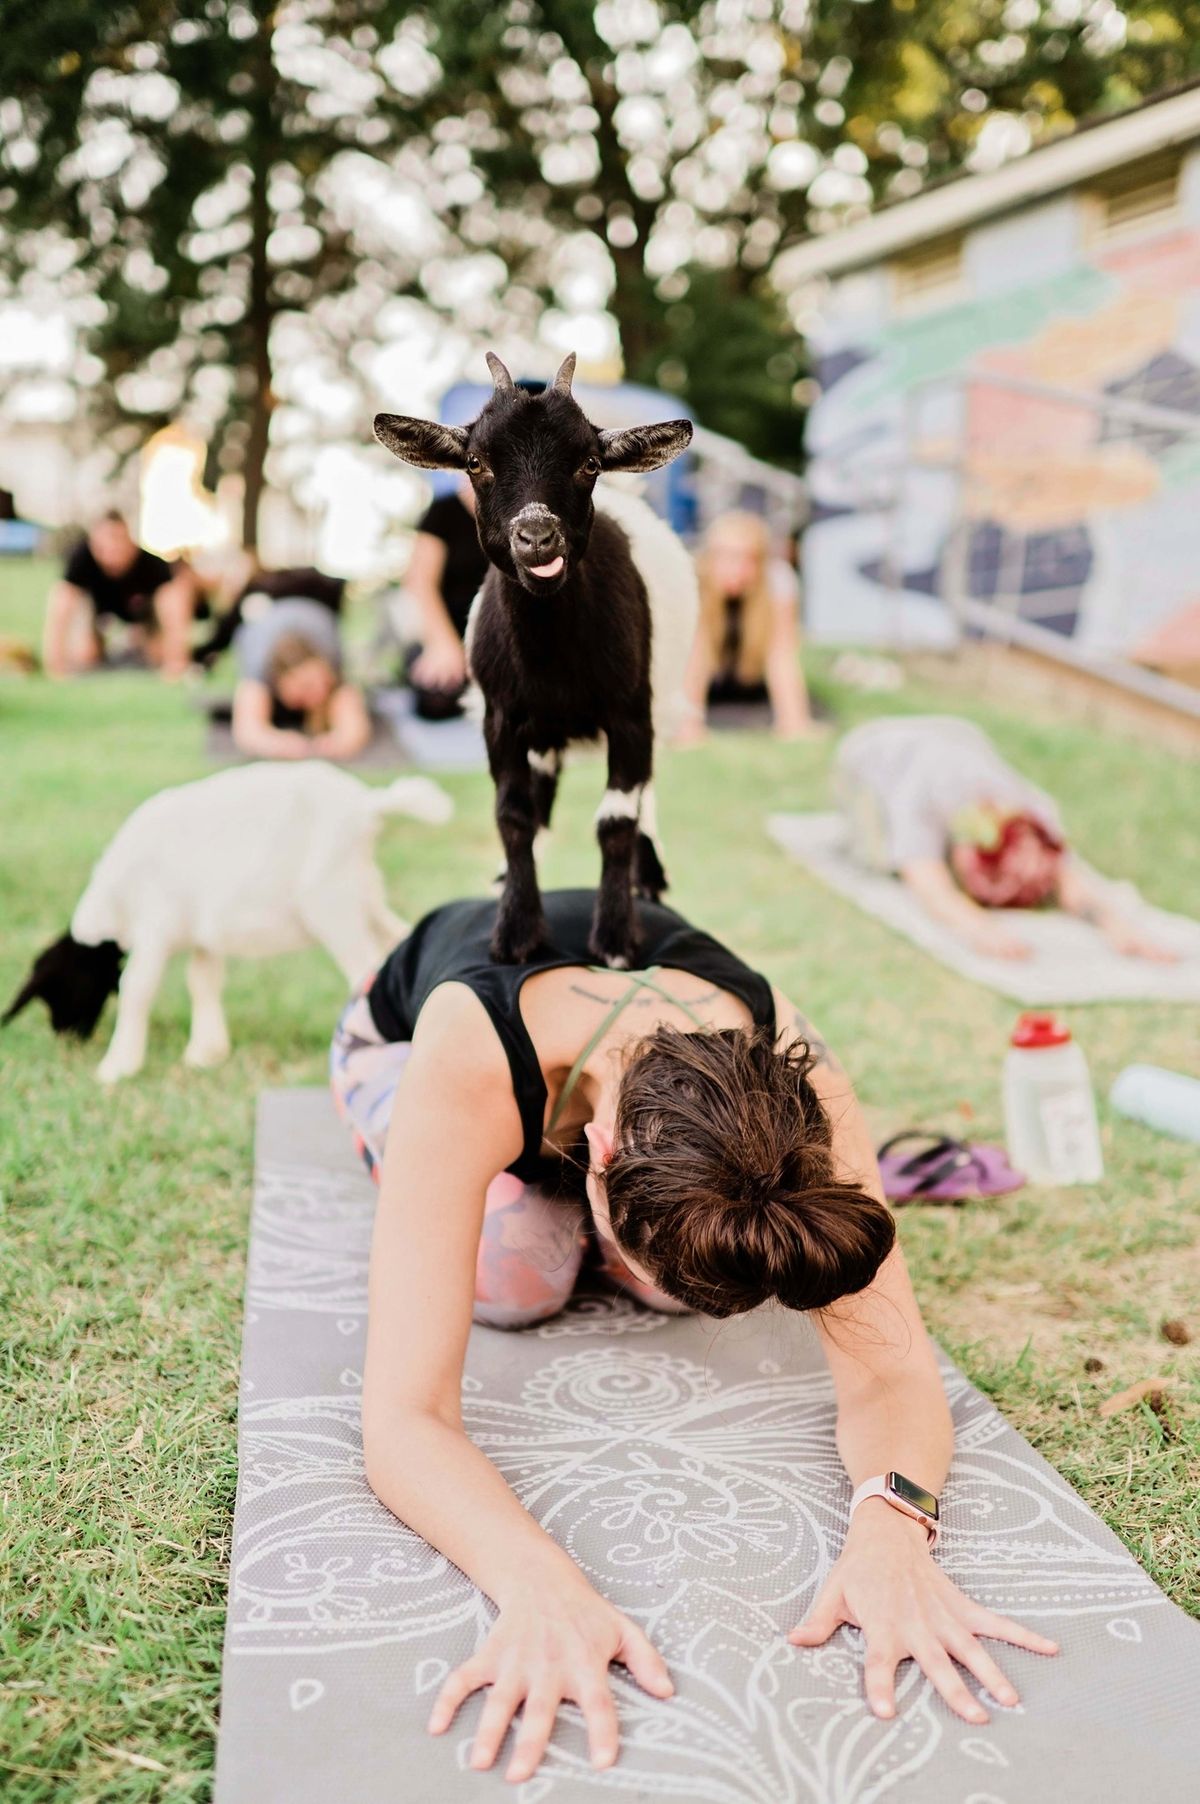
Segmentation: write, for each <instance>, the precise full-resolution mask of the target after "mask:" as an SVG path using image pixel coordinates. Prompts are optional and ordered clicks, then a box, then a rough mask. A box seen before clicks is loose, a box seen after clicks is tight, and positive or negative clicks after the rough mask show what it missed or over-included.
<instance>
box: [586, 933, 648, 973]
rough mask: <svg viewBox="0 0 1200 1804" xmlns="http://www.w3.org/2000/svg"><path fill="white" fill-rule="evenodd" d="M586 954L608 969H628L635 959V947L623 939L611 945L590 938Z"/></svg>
mask: <svg viewBox="0 0 1200 1804" xmlns="http://www.w3.org/2000/svg"><path fill="white" fill-rule="evenodd" d="M588 956H589V958H592V959H594V960H595V962H596V964H598V965H607V966H608V969H609V970H610V971H630V970H632V969H633V966H634V964H635V962H636V959H637V947H636V945H628V944H626V943H625V942H624V941H621V942H619V943H618V944H617V945H615V946H613V945H606V944H605V943H604V942H603V941H601V940H598V939H591V940H589V941H588Z"/></svg>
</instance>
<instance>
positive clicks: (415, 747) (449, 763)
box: [372, 689, 487, 771]
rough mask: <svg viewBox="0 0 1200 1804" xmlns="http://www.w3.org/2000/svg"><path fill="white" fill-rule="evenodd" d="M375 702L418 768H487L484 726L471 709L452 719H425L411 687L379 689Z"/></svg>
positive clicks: (449, 769) (454, 769)
mask: <svg viewBox="0 0 1200 1804" xmlns="http://www.w3.org/2000/svg"><path fill="white" fill-rule="evenodd" d="M471 693H472V694H473V693H474V692H471ZM468 701H470V696H469V697H468ZM372 704H373V706H374V708H375V709H376V711H377V712H378V713H379V714H380V715H381V716H382V717H383V718H384V719H385V720H386V721H387V722H388V724H389V726H390V727H391V730H392V732H393V733H394V734H395V735H396V739H397V742H398V743H399V745H400V746H401V747H402V748H403V751H404V754H405V756H406V757H407V758H410V759H411V760H412V762H413V763H414V764H415V765H416V766H417V767H418V769H420V770H432V771H456V770H486V769H487V747H486V746H485V745H484V743H483V728H482V727H481V726H480V724H479V720H478V719H476V718H475V713H474V711H473V710H472V709H470V708H468V710H467V711H465V712H464V713H462V714H458V715H455V716H454V717H453V718H452V719H450V720H422V719H421V717H420V715H419V714H418V713H417V712H416V703H415V698H414V696H413V692H412V690H411V689H377V690H376V691H375V693H374V695H373V696H372Z"/></svg>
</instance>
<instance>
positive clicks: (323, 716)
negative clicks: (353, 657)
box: [267, 633, 340, 733]
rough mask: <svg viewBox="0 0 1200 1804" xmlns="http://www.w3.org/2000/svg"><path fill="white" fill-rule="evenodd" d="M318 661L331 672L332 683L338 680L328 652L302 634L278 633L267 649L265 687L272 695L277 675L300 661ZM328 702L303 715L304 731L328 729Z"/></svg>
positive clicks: (313, 731) (336, 671)
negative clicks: (268, 655) (268, 651)
mask: <svg viewBox="0 0 1200 1804" xmlns="http://www.w3.org/2000/svg"><path fill="white" fill-rule="evenodd" d="M314 658H315V659H316V660H317V662H318V664H327V665H328V666H329V668H330V670H331V671H332V672H333V677H334V686H335V688H336V686H337V683H338V682H339V681H340V673H339V671H338V669H337V667H336V665H334V664H333V663H332V662H331V660H330V657H329V654H328V652H324V651H322V650H321V648H320V646H319V645H314V644H313V642H312V640H311V639H306V638H305V636H304V634H303V633H281V634H280V635H279V638H278V639H277V641H276V643H275V646H274V648H273V650H272V652H271V656H270V659H269V660H268V663H267V686H268V688H269V689H270V690H271V692H272V694H278V690H279V679H280V677H285V676H287V674H288V672H289V671H292V670H298V669H299V668H300V666H301V664H309V663H311V662H312V660H313V659H314ZM329 713H330V710H329V703H328V702H325V703H323V704H322V706H321V707H319V708H310V709H309V710H308V712H307V713H306V714H305V716H304V730H305V732H307V733H327V732H328V731H329Z"/></svg>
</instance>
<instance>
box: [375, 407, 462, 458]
mask: <svg viewBox="0 0 1200 1804" xmlns="http://www.w3.org/2000/svg"><path fill="white" fill-rule="evenodd" d="M375 437H376V438H377V439H378V440H379V442H380V444H381V445H386V446H387V448H388V450H389V451H390V452H392V454H393V456H395V457H399V458H401V459H402V460H403V461H404V462H405V463H406V464H416V466H417V468H418V469H419V470H464V469H466V465H467V429H466V427H465V426H440V425H439V424H438V422H437V421H436V420H414V419H409V418H408V416H407V415H406V414H402V413H377V414H376V415H375Z"/></svg>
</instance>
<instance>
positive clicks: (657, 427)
mask: <svg viewBox="0 0 1200 1804" xmlns="http://www.w3.org/2000/svg"><path fill="white" fill-rule="evenodd" d="M691 442H692V422H691V421H690V420H661V421H656V422H655V424H654V425H653V426H625V427H617V428H615V429H614V430H612V431H609V432H602V433H601V434H600V462H601V465H602V466H603V468H604V469H606V470H657V469H659V468H660V466H661V465H663V464H669V463H670V461H671V459H672V458H673V457H678V456H679V453H680V452H681V451H686V450H687V448H688V446H689V445H690V444H691Z"/></svg>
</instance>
